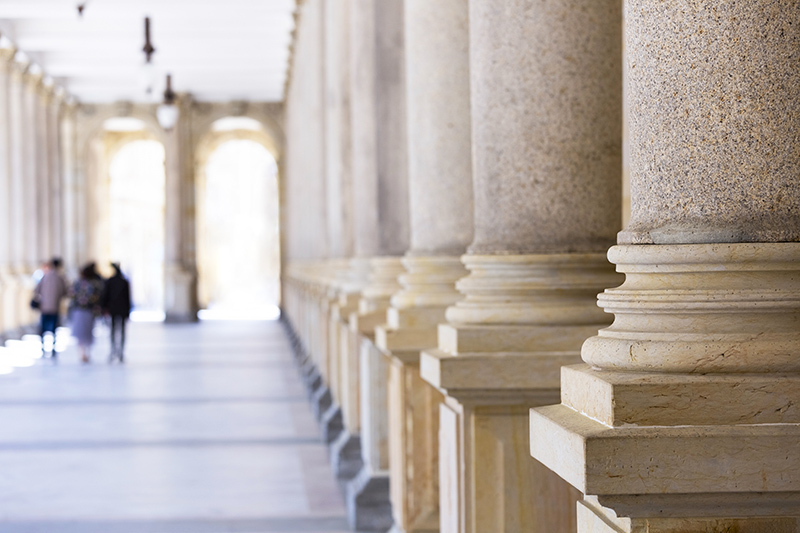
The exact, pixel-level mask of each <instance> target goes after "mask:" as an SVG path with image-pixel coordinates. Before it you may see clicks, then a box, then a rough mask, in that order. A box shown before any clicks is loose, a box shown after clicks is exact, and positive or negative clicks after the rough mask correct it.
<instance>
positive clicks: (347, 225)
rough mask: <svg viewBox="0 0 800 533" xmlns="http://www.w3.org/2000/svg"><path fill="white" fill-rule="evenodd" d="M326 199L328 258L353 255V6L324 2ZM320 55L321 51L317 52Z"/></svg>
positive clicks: (335, 0) (332, 1) (337, 2)
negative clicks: (351, 26)
mask: <svg viewBox="0 0 800 533" xmlns="http://www.w3.org/2000/svg"><path fill="white" fill-rule="evenodd" d="M322 20H323V28H322V31H323V35H324V37H323V43H324V46H323V47H322V53H323V54H324V59H323V72H324V86H323V87H324V95H325V99H324V104H325V113H324V120H323V124H324V131H325V143H324V149H325V164H324V172H325V189H324V191H325V199H326V213H327V220H326V223H325V225H324V228H318V229H320V230H323V231H327V234H328V244H329V249H328V252H329V254H330V255H329V257H351V256H352V255H353V246H354V242H353V238H354V226H353V218H352V215H353V182H352V179H353V175H352V163H353V161H352V132H351V129H350V124H351V109H350V104H351V99H350V44H349V39H350V2H342V1H341V0H324V1H323V19H322ZM318 53H319V51H318Z"/></svg>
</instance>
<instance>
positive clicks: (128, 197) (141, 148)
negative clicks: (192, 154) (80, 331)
mask: <svg viewBox="0 0 800 533" xmlns="http://www.w3.org/2000/svg"><path fill="white" fill-rule="evenodd" d="M158 133H159V132H158V130H157V129H155V128H153V127H152V125H151V124H148V123H147V122H146V121H145V120H142V119H140V118H135V117H132V116H123V117H111V118H104V119H103V120H102V122H101V123H100V124H99V127H98V128H97V129H96V130H95V132H93V133H92V134H91V136H89V137H88V138H87V141H86V147H87V148H86V149H87V164H86V183H85V185H84V186H85V190H86V192H87V194H88V199H89V201H88V203H87V204H86V206H85V209H86V214H85V217H86V222H87V237H88V242H87V246H86V253H85V255H84V257H83V258H80V260H81V262H85V261H95V262H96V263H97V265H98V270H100V272H101V274H103V275H106V276H107V275H110V274H111V273H112V269H111V267H110V263H111V262H112V261H113V262H119V263H120V264H121V266H122V270H123V272H124V273H125V275H126V276H127V277H128V278H129V279H130V280H131V291H132V299H133V304H134V313H133V315H132V319H134V320H148V321H152V320H163V318H164V250H165V244H164V243H165V220H164V204H165V193H166V190H165V181H166V180H165V148H164V144H163V143H162V142H161V140H160V139H159V137H158ZM82 255H83V254H82Z"/></svg>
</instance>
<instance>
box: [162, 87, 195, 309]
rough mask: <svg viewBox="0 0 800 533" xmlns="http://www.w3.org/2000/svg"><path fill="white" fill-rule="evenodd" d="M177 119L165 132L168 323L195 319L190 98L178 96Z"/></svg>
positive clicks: (165, 296)
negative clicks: (171, 127) (172, 126)
mask: <svg viewBox="0 0 800 533" xmlns="http://www.w3.org/2000/svg"><path fill="white" fill-rule="evenodd" d="M176 105H177V106H178V107H179V109H180V116H179V118H178V123H177V124H176V125H175V127H174V128H173V129H172V130H171V131H169V132H168V133H167V140H166V143H165V150H166V206H165V219H166V224H165V235H164V241H165V248H166V253H165V254H164V263H165V277H164V280H165V287H164V289H165V290H164V311H165V313H166V320H167V322H194V321H196V320H197V305H198V304H197V268H196V265H195V241H194V226H195V220H194V156H193V153H192V139H191V106H192V101H191V98H190V97H189V96H187V95H180V96H179V97H178V101H177V103H176Z"/></svg>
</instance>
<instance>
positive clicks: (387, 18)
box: [337, 0, 411, 255]
mask: <svg viewBox="0 0 800 533" xmlns="http://www.w3.org/2000/svg"><path fill="white" fill-rule="evenodd" d="M337 1H339V0H337ZM403 17H404V15H403V0H377V1H376V2H375V31H376V35H377V46H376V52H375V53H376V55H377V61H378V64H377V75H378V79H377V91H378V96H377V99H378V103H377V119H376V120H377V134H378V140H377V151H378V154H377V157H378V161H377V165H378V202H379V209H378V212H379V217H378V224H379V228H380V241H381V243H382V248H383V254H386V255H399V254H402V253H405V252H406V250H408V246H409V242H410V235H409V232H410V231H411V230H410V227H409V209H410V208H409V198H408V151H407V150H408V148H407V147H408V134H407V131H408V129H407V128H408V126H407V115H406V93H405V37H404V35H403V28H404V22H403V20H404V19H403Z"/></svg>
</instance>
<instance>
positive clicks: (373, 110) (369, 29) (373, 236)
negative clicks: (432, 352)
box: [343, 0, 409, 531]
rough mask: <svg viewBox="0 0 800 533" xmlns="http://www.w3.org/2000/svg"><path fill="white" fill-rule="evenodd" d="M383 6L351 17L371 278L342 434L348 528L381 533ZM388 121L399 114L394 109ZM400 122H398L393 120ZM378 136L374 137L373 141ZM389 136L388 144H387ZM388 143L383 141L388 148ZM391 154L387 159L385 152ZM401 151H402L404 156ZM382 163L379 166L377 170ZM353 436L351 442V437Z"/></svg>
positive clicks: (389, 238)
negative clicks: (348, 459) (349, 462)
mask: <svg viewBox="0 0 800 533" xmlns="http://www.w3.org/2000/svg"><path fill="white" fill-rule="evenodd" d="M380 1H381V0H354V2H353V5H352V8H351V12H350V17H351V19H350V35H351V38H350V102H351V103H350V107H351V131H352V139H353V142H352V147H353V153H352V155H353V162H352V170H353V195H354V196H353V208H354V211H353V220H354V230H355V234H354V237H355V242H354V244H355V255H356V257H357V258H364V259H367V260H368V261H369V279H368V281H367V284H366V285H365V286H364V288H363V289H362V290H361V292H360V298H359V300H358V308H357V309H356V310H354V311H353V312H352V313H351V314H350V317H349V329H350V331H349V332H348V334H347V338H348V341H349V346H348V352H347V353H348V356H349V361H348V363H347V367H348V371H347V376H348V388H347V394H346V397H347V398H348V399H355V400H356V401H347V402H343V403H345V404H346V405H347V407H348V411H349V412H347V413H345V429H346V432H347V434H348V436H349V441H347V442H348V443H349V445H350V448H351V449H353V450H354V451H356V448H357V451H358V452H359V453H358V454H357V455H356V454H353V455H354V457H353V461H354V462H356V463H357V464H358V466H359V467H360V471H359V472H358V474H357V475H356V477H355V478H354V479H353V480H352V481H351V482H350V483H348V485H347V489H346V504H347V508H348V517H349V519H350V523H351V526H353V528H354V529H356V530H358V531H367V530H369V531H386V530H387V529H388V528H389V527H391V525H392V513H391V503H390V501H389V473H388V450H387V439H388V424H387V418H388V412H387V403H386V399H387V398H386V395H387V382H386V375H387V365H386V361H385V358H384V357H383V355H382V354H381V352H380V351H379V350H378V349H377V348H376V347H375V344H374V331H375V327H376V326H378V325H380V324H382V323H383V322H384V321H385V317H386V309H387V308H388V307H389V299H390V298H391V296H392V294H394V293H395V292H397V290H398V289H399V288H400V286H399V284H398V283H397V278H398V276H399V275H400V274H401V273H402V272H403V271H404V269H403V266H402V264H401V262H400V256H401V255H402V254H403V253H405V252H406V251H407V250H408V243H409V221H408V177H407V173H406V172H405V166H394V167H391V166H389V165H387V164H386V161H387V160H389V159H391V158H392V157H393V156H394V157H396V152H397V151H398V145H397V143H392V142H391V141H392V137H391V135H387V133H388V132H387V128H386V125H385V124H383V123H379V122H380V119H379V117H378V109H379V108H385V107H386V106H387V103H388V104H390V105H391V104H392V103H393V102H392V99H391V97H392V96H393V95H394V94H396V93H395V92H394V90H395V89H396V86H397V80H398V78H399V77H398V76H397V75H396V74H393V75H389V74H390V73H393V72H394V71H393V70H392V69H391V68H390V67H392V66H393V65H394V66H396V65H397V60H396V59H395V58H396V55H397V54H396V52H394V51H393V50H391V49H389V50H388V51H389V52H390V53H389V55H387V53H386V52H387V49H386V47H383V46H381V47H380V48H379V46H378V39H379V33H378V27H379V26H381V27H382V24H381V23H379V21H378V18H377V17H378V16H379V15H381V14H382V13H383V11H384V9H385V7H384V8H382V7H381V6H380ZM393 111H394V115H395V116H397V117H398V119H402V118H403V115H402V114H400V113H397V108H395V109H394V110H393ZM397 121H398V122H399V121H400V120H397ZM379 132H380V135H379ZM387 137H388V138H387ZM387 141H389V142H387ZM387 152H389V153H387ZM403 152H404V150H403V151H401V152H400V156H401V157H402V154H403ZM379 163H380V164H379ZM356 436H357V437H356Z"/></svg>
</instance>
